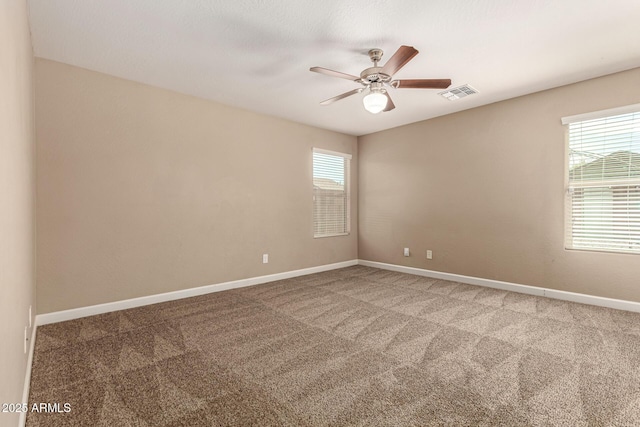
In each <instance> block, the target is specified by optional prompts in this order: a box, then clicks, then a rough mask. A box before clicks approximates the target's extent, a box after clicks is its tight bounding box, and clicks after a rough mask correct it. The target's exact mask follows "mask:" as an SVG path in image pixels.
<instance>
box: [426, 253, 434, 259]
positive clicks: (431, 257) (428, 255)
mask: <svg viewBox="0 0 640 427" xmlns="http://www.w3.org/2000/svg"><path fill="white" fill-rule="evenodd" d="M427 259H433V252H431V251H427Z"/></svg>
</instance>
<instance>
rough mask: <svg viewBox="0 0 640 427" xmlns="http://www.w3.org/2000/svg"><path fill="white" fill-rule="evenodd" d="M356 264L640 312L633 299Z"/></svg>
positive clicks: (385, 265) (637, 304)
mask: <svg viewBox="0 0 640 427" xmlns="http://www.w3.org/2000/svg"><path fill="white" fill-rule="evenodd" d="M358 264H359V265H364V266H367V267H376V268H382V269H384V270H391V271H398V272H400V273H408V274H415V275H417V276H426V277H432V278H434V279H442V280H451V281H454V282H461V283H467V284H469V285H478V286H486V287H488V288H495V289H502V290H505V291H513V292H519V293H521V294H529V295H537V296H541V297H547V298H553V299H559V300H563V301H572V302H577V303H581V304H590V305H597V306H600V307H608V308H614V309H616V310H626V311H633V312H637V313H640V303H638V302H635V301H626V300H621V299H613V298H606V297H598V296H594V295H587V294H579V293H575V292H567V291H559V290H556V289H548V288H542V287H537V286H529V285H521V284H518V283H510V282H501V281H499V280H491V279H482V278H479V277H472V276H463V275H460V274H452V273H444V272H442V271H434V270H425V269H422V268H415V267H405V266H402V265H396V264H386V263H383V262H376V261H367V260H363V259H361V260H358Z"/></svg>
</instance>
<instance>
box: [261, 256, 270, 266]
mask: <svg viewBox="0 0 640 427" xmlns="http://www.w3.org/2000/svg"><path fill="white" fill-rule="evenodd" d="M262 263H263V264H269V254H262Z"/></svg>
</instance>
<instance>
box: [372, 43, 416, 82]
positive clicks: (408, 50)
mask: <svg viewBox="0 0 640 427" xmlns="http://www.w3.org/2000/svg"><path fill="white" fill-rule="evenodd" d="M417 54H418V51H417V50H416V49H415V48H414V47H412V46H400V48H399V49H398V50H396V53H394V54H393V56H392V57H391V58H389V60H388V61H387V63H386V64H384V67H382V70H380V72H381V73H382V74H386V75H388V76H393V75H394V74H395V73H397V72H398V71H399V70H400V68H402V67H404V66H405V65H406V64H407V62H409V61H411V59H412V58H413V57H414V56H416V55H417Z"/></svg>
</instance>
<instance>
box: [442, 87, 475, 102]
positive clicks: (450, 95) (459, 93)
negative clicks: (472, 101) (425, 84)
mask: <svg viewBox="0 0 640 427" xmlns="http://www.w3.org/2000/svg"><path fill="white" fill-rule="evenodd" d="M474 93H478V91H477V90H475V89H474V88H472V87H471V86H469V85H462V86H458V87H454V88H453V89H449V90H445V91H444V92H440V93H439V94H438V95H442V97H443V98H446V99H448V100H449V101H453V100H455V99H460V98H464V97H465V96H469V95H473V94H474Z"/></svg>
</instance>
